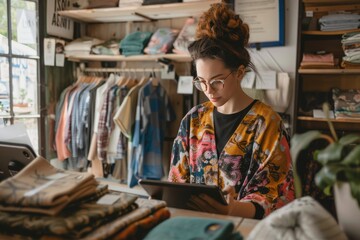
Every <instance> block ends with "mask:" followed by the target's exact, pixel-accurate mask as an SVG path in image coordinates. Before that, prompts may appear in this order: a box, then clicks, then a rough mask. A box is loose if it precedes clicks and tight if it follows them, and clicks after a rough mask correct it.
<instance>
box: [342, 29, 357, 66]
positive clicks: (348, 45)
mask: <svg viewBox="0 0 360 240" xmlns="http://www.w3.org/2000/svg"><path fill="white" fill-rule="evenodd" d="M341 43H342V48H343V50H344V53H345V56H344V57H343V60H342V62H341V66H342V67H343V68H360V32H349V33H345V34H344V35H343V36H342V40H341Z"/></svg>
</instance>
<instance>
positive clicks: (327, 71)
mask: <svg viewBox="0 0 360 240" xmlns="http://www.w3.org/2000/svg"><path fill="white" fill-rule="evenodd" d="M298 72H299V73H300V74H319V75H320V74H360V69H344V68H337V69H301V68H300V69H299V70H298Z"/></svg>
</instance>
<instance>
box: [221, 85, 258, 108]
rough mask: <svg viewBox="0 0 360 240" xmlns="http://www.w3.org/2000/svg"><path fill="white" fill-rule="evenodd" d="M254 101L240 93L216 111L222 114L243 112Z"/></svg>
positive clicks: (242, 92)
mask: <svg viewBox="0 0 360 240" xmlns="http://www.w3.org/2000/svg"><path fill="white" fill-rule="evenodd" d="M252 101H254V99H252V98H251V97H249V96H248V95H246V94H245V93H244V91H242V89H241V90H240V91H239V93H238V94H236V95H234V97H233V98H230V99H229V100H228V101H227V102H226V103H225V104H224V105H222V106H220V107H218V108H217V111H218V112H220V113H223V114H232V113H237V112H240V111H241V110H244V108H246V107H247V106H249V104H250V103H252Z"/></svg>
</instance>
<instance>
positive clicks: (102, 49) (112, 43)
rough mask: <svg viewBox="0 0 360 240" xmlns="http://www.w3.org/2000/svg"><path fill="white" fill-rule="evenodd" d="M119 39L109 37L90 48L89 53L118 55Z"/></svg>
mask: <svg viewBox="0 0 360 240" xmlns="http://www.w3.org/2000/svg"><path fill="white" fill-rule="evenodd" d="M119 49H120V40H117V39H110V40H108V41H106V42H104V43H101V44H98V45H95V46H93V47H92V48H91V53H92V54H96V55H119V54H120V51H119Z"/></svg>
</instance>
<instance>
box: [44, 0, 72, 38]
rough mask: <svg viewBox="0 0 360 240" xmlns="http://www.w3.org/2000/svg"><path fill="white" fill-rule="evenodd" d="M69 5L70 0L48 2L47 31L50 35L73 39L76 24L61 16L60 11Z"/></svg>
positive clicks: (50, 0)
mask: <svg viewBox="0 0 360 240" xmlns="http://www.w3.org/2000/svg"><path fill="white" fill-rule="evenodd" d="M69 4H70V0H47V7H46V31H47V33H48V34H49V35H53V36H57V37H62V38H66V39H73V37H74V22H73V21H72V20H71V19H69V18H66V17H63V16H60V15H59V11H63V10H65V8H66V6H68V5H69Z"/></svg>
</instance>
